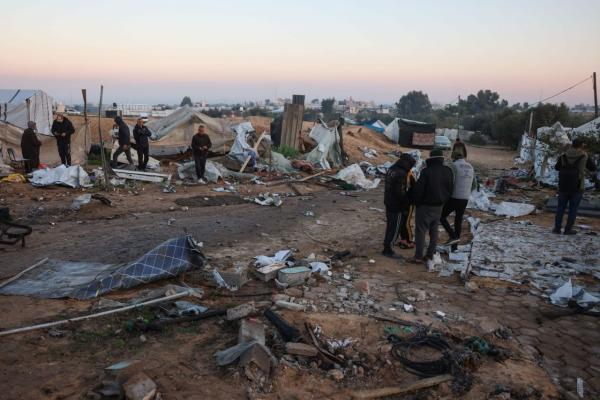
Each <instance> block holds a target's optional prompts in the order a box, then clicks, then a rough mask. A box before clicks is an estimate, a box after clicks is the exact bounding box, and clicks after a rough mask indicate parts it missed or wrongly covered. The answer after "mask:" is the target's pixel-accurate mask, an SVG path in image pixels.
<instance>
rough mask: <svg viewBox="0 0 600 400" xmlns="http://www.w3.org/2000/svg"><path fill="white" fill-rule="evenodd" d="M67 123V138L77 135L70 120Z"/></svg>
mask: <svg viewBox="0 0 600 400" xmlns="http://www.w3.org/2000/svg"><path fill="white" fill-rule="evenodd" d="M66 121H67V131H66V132H65V133H66V134H67V136H71V135H72V134H74V133H75V128H74V127H73V123H72V122H71V121H70V120H68V119H67V120H66Z"/></svg>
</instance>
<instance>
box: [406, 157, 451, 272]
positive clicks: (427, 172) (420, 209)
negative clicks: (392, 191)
mask: <svg viewBox="0 0 600 400" xmlns="http://www.w3.org/2000/svg"><path fill="white" fill-rule="evenodd" d="M426 163H427V166H426V167H425V168H424V169H423V171H421V174H420V175H419V179H418V180H417V183H416V184H415V186H413V187H412V189H411V190H410V192H409V197H410V200H411V202H412V203H413V204H415V205H416V206H417V211H416V216H415V225H416V234H415V245H416V248H415V256H414V258H413V259H412V262H413V263H415V264H422V263H423V250H424V247H425V234H426V233H427V232H429V246H428V247H427V253H426V255H425V256H426V258H427V259H428V260H431V259H433V256H434V254H435V249H436V247H437V240H438V226H439V223H440V218H441V216H442V209H443V207H444V204H446V202H447V201H448V199H449V198H450V196H451V195H452V190H453V189H454V178H453V174H452V169H450V168H449V167H447V166H445V165H444V153H443V151H442V150H440V149H434V150H431V152H430V153H429V158H428V159H427V161H426Z"/></svg>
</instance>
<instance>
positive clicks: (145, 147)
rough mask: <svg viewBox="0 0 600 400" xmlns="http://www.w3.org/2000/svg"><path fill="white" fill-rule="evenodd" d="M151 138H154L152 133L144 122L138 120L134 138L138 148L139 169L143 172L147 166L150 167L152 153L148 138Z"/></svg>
mask: <svg viewBox="0 0 600 400" xmlns="http://www.w3.org/2000/svg"><path fill="white" fill-rule="evenodd" d="M150 136H152V133H150V130H149V129H148V127H146V125H144V120H143V119H141V118H138V120H137V124H136V125H135V127H134V128H133V138H134V139H135V144H136V146H137V156H138V169H139V170H141V171H145V170H146V166H147V165H148V155H149V153H150V144H149V143H148V138H149V137H150Z"/></svg>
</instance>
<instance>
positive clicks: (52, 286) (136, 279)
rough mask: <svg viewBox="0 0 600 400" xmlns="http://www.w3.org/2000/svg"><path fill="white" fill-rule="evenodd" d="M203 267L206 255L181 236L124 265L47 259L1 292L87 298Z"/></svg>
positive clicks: (191, 239)
mask: <svg viewBox="0 0 600 400" xmlns="http://www.w3.org/2000/svg"><path fill="white" fill-rule="evenodd" d="M202 266H204V256H203V255H202V253H200V251H199V250H198V249H197V245H196V242H195V241H194V239H193V238H192V237H191V236H182V237H179V238H175V239H170V240H167V241H166V242H164V243H162V244H160V245H159V246H157V247H155V248H154V249H153V250H151V251H150V252H148V253H146V254H145V255H143V256H142V257H140V258H139V259H137V260H136V261H134V262H131V263H128V264H125V265H113V264H101V263H92V262H71V261H58V260H47V261H45V262H44V263H42V264H41V265H39V266H37V267H36V268H35V269H32V270H31V271H29V272H27V273H25V274H24V275H23V276H22V277H20V278H19V279H17V280H15V281H13V282H11V283H9V284H8V285H6V286H4V287H3V288H1V289H0V294H4V295H20V296H33V297H41V298H48V299H57V298H63V297H71V298H74V299H78V300H87V299H93V298H95V297H98V296H102V295H104V294H106V293H108V292H111V291H113V290H117V289H129V288H132V287H134V286H138V285H140V284H143V283H149V282H153V281H156V280H159V279H165V278H172V277H175V276H177V275H179V274H181V273H183V272H186V271H188V270H191V269H195V268H201V267H202Z"/></svg>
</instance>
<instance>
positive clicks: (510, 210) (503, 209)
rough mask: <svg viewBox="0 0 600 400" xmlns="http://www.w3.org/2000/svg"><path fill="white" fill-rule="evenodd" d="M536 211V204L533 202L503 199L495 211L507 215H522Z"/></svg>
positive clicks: (497, 213)
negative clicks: (514, 201)
mask: <svg viewBox="0 0 600 400" xmlns="http://www.w3.org/2000/svg"><path fill="white" fill-rule="evenodd" d="M534 211H535V206H534V205H533V204H527V203H513V202H510V201H503V202H501V203H500V204H498V205H497V206H496V210H495V213H496V215H505V216H507V217H522V216H524V215H528V214H531V213H532V212H534Z"/></svg>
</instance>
